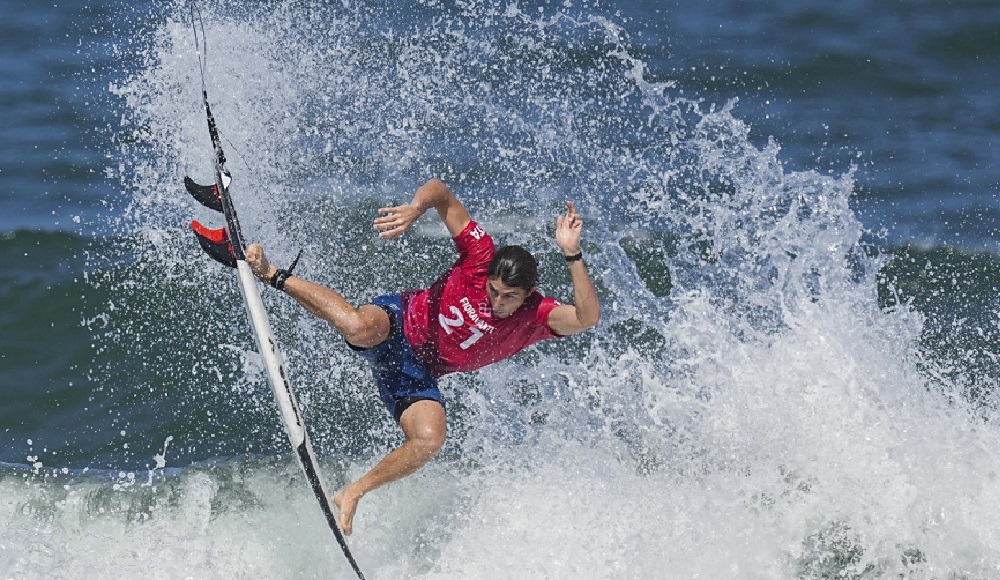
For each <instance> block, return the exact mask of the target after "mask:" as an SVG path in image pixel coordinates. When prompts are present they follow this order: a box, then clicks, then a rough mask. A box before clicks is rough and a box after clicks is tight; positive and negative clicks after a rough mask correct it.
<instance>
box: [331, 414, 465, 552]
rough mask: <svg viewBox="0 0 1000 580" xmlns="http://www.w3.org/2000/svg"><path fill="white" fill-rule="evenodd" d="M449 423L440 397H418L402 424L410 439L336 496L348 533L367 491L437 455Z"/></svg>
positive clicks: (341, 519) (344, 527)
mask: <svg viewBox="0 0 1000 580" xmlns="http://www.w3.org/2000/svg"><path fill="white" fill-rule="evenodd" d="M446 425H447V422H446V420H445V413H444V407H442V406H441V403H438V402H437V401H417V402H416V403H413V404H412V405H410V407H409V408H408V409H406V411H404V412H403V416H402V417H400V418H399V426H400V427H402V428H403V435H405V437H406V441H404V442H403V444H402V445H400V446H399V447H397V448H396V449H394V450H393V451H392V452H391V453H389V454H388V455H386V456H385V457H384V458H383V459H382V461H380V462H379V464H378V465H376V466H375V467H374V468H373V469H372V470H371V471H369V472H368V473H366V474H365V475H364V476H363V477H362V478H361V479H359V480H357V481H355V482H354V483H352V484H350V485H348V486H347V487H345V488H344V489H342V490H340V491H339V492H337V495H336V496H334V498H333V501H334V503H336V504H337V508H339V509H340V527H341V528H342V529H343V530H344V533H345V534H350V533H351V525H352V522H353V520H354V511H355V509H357V507H358V501H359V500H360V499H361V498H362V497H363V496H364V495H365V494H366V493H368V492H369V491H372V490H374V489H377V488H379V487H381V486H383V485H385V484H387V483H390V482H392V481H396V480H398V479H402V478H404V477H406V476H407V475H410V474H412V473H413V472H415V471H417V470H418V469H420V468H421V467H423V466H424V465H426V464H427V462H428V461H430V460H431V458H432V457H434V456H435V455H437V452H438V451H440V450H441V446H442V445H444V439H445V435H446V432H447V427H446Z"/></svg>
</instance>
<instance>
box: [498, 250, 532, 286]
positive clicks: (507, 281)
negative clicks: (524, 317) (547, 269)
mask: <svg viewBox="0 0 1000 580" xmlns="http://www.w3.org/2000/svg"><path fill="white" fill-rule="evenodd" d="M489 277H490V278H500V281H501V282H503V284H504V286H510V287H511V288H521V289H522V290H524V291H525V292H531V290H532V289H534V287H535V286H536V285H538V262H537V261H536V260H535V257H534V256H532V255H531V252H529V251H528V250H525V249H524V248H522V247H521V246H504V247H502V248H500V249H499V250H497V252H496V253H495V254H493V261H491V262H490V276H489Z"/></svg>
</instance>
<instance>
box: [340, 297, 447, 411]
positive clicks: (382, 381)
mask: <svg viewBox="0 0 1000 580" xmlns="http://www.w3.org/2000/svg"><path fill="white" fill-rule="evenodd" d="M372 304H374V305H375V306H378V307H379V308H381V309H382V310H385V312H386V314H388V315H389V336H388V337H387V338H386V339H385V340H383V341H382V343H381V344H379V345H377V346H373V347H371V348H358V347H356V346H354V345H352V344H350V343H348V346H350V347H351V348H352V349H353V350H354V351H355V352H357V353H358V355H359V356H361V358H363V359H365V360H366V361H368V364H370V365H371V367H372V374H374V375H375V382H376V383H378V393H379V396H380V397H381V398H382V404H383V405H385V408H386V410H388V411H389V414H390V415H392V418H393V419H395V420H396V422H397V423H398V422H399V418H400V417H401V416H402V415H403V411H405V410H406V409H407V408H409V406H410V405H412V404H413V403H416V402H417V401H428V400H429V401H437V402H438V403H441V406H442V407H443V406H444V399H443V398H442V397H441V391H440V390H439V389H438V383H437V379H435V378H434V377H432V376H431V374H430V372H428V371H427V367H425V366H424V363H423V361H421V360H420V359H419V358H417V355H416V353H414V352H413V349H412V348H410V341H409V340H407V339H406V335H405V334H404V333H403V300H402V297H401V296H400V295H399V294H395V295H390V296H379V297H378V298H376V299H374V300H372Z"/></svg>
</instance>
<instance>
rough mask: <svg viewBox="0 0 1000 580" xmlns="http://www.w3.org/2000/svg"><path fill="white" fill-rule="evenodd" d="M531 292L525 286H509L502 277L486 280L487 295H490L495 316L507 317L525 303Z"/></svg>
mask: <svg viewBox="0 0 1000 580" xmlns="http://www.w3.org/2000/svg"><path fill="white" fill-rule="evenodd" d="M529 294H531V292H528V291H527V290H525V289H523V288H515V287H513V286H507V285H506V284H504V283H503V282H501V281H500V278H490V279H489V280H487V281H486V295H487V296H489V297H490V306H491V307H492V308H493V316H496V317H497V318H507V317H508V316H510V315H511V314H514V311H515V310H517V309H518V308H520V307H521V305H522V304H524V301H525V300H527V299H528V295H529Z"/></svg>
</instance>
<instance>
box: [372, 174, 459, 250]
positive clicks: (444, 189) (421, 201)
mask: <svg viewBox="0 0 1000 580" xmlns="http://www.w3.org/2000/svg"><path fill="white" fill-rule="evenodd" d="M431 208H434V209H436V210H437V212H438V215H439V216H441V221H443V222H444V225H445V227H447V228H448V233H449V234H451V237H455V236H457V235H458V234H460V233H462V230H464V229H465V226H467V225H469V222H470V221H472V218H471V217H470V216H469V212H468V211H467V210H466V209H465V207H464V206H463V205H462V203H461V202H460V201H458V198H457V197H455V194H453V193H452V192H451V190H450V189H448V186H447V185H445V184H444V182H443V181H441V180H440V179H432V180H430V181H428V182H427V183H425V184H423V185H421V186H420V187H419V188H418V189H417V192H416V193H415V194H414V195H413V201H411V202H410V203H408V204H406V205H398V206H396V207H383V208H380V209H379V210H378V212H379V213H380V214H382V215H381V216H379V217H377V218H375V229H376V230H379V237H381V238H398V237H399V236H401V235H403V232H405V231H406V230H408V229H410V226H411V225H413V223H414V222H416V221H417V220H418V219H420V216H422V215H424V213H425V212H426V211H427V210H429V209H431Z"/></svg>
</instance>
